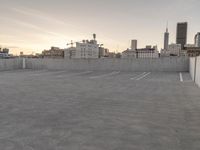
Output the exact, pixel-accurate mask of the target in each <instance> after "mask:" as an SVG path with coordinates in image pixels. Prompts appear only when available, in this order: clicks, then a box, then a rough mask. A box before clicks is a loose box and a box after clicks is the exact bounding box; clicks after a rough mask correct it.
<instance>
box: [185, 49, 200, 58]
mask: <svg viewBox="0 0 200 150" xmlns="http://www.w3.org/2000/svg"><path fill="white" fill-rule="evenodd" d="M186 51H187V55H188V56H189V57H196V56H200V47H186Z"/></svg>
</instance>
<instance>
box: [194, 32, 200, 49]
mask: <svg viewBox="0 0 200 150" xmlns="http://www.w3.org/2000/svg"><path fill="white" fill-rule="evenodd" d="M194 41H195V42H194V43H195V47H200V32H198V33H197V34H196V35H195V38H194Z"/></svg>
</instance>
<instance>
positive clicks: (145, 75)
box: [136, 72, 151, 81]
mask: <svg viewBox="0 0 200 150" xmlns="http://www.w3.org/2000/svg"><path fill="white" fill-rule="evenodd" d="M150 74H151V72H148V73H146V74H144V75H143V76H141V77H139V78H137V79H136V80H137V81H139V80H141V79H143V78H145V77H147V76H148V75H150Z"/></svg>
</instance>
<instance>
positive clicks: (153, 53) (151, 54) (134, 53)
mask: <svg viewBox="0 0 200 150" xmlns="http://www.w3.org/2000/svg"><path fill="white" fill-rule="evenodd" d="M122 58H159V52H158V50H157V46H154V47H151V46H146V48H141V49H136V50H131V49H127V50H125V51H124V52H122Z"/></svg>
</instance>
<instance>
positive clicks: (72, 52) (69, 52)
mask: <svg viewBox="0 0 200 150" xmlns="http://www.w3.org/2000/svg"><path fill="white" fill-rule="evenodd" d="M75 56H76V47H70V48H67V49H64V58H65V59H73V58H75Z"/></svg>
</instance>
